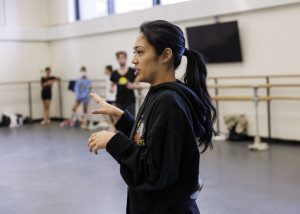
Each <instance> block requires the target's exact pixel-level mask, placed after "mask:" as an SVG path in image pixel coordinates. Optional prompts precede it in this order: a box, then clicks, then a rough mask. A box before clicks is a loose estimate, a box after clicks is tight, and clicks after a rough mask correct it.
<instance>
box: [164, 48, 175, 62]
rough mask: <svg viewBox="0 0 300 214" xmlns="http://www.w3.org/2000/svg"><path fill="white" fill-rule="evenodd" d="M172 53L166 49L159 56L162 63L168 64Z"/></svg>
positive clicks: (169, 49)
mask: <svg viewBox="0 0 300 214" xmlns="http://www.w3.org/2000/svg"><path fill="white" fill-rule="evenodd" d="M172 55H173V52H172V50H171V48H166V49H165V50H164V51H163V53H162V54H161V60H162V63H168V62H169V61H170V60H171V58H172Z"/></svg>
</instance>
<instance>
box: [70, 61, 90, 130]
mask: <svg viewBox="0 0 300 214" xmlns="http://www.w3.org/2000/svg"><path fill="white" fill-rule="evenodd" d="M80 75H81V77H80V78H78V79H77V80H76V82H75V87H74V91H75V94H76V101H75V103H74V105H73V108H72V112H73V113H72V119H73V120H76V119H78V120H79V121H80V122H81V128H85V127H86V124H87V110H88V103H89V92H90V87H91V80H89V79H88V78H87V74H86V68H85V67H84V66H82V67H81V69H80ZM80 103H82V104H83V117H82V118H81V117H80V116H79V114H77V113H76V110H77V108H78V106H79V105H80Z"/></svg>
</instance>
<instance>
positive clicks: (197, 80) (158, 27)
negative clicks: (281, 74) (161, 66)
mask: <svg viewBox="0 0 300 214" xmlns="http://www.w3.org/2000/svg"><path fill="white" fill-rule="evenodd" d="M140 32H141V33H142V34H143V35H144V36H145V38H146V39H147V41H148V42H149V43H150V44H151V45H152V46H153V47H154V49H155V51H156V54H157V55H158V56H159V55H161V54H162V53H163V51H164V50H165V49H166V48H170V49H171V50H172V52H173V55H172V63H173V65H174V69H176V68H178V66H179V65H180V63H181V58H182V56H186V57H187V68H186V72H185V74H184V76H183V82H184V83H185V85H186V86H187V87H189V88H190V89H191V90H192V91H194V92H195V94H196V95H197V96H198V97H199V98H200V100H201V101H202V103H203V104H204V106H205V108H206V109H207V111H206V121H205V123H204V124H203V125H204V126H205V128H206V133H205V135H204V136H203V137H201V139H200V140H199V146H200V147H202V148H203V149H202V152H204V151H205V150H206V149H207V148H208V147H209V148H210V149H212V148H213V145H212V141H211V140H212V136H213V134H214V133H216V131H215V130H214V127H213V124H214V123H215V121H216V109H215V107H214V105H213V102H212V99H211V97H210V95H209V93H208V90H207V86H206V77H207V70H206V66H205V61H204V58H203V56H202V55H201V54H200V53H199V52H197V51H195V50H188V49H187V48H186V47H185V38H184V35H183V32H182V30H181V29H180V28H179V27H178V26H176V25H174V24H172V23H170V22H167V21H164V20H156V21H149V22H144V23H143V24H142V25H141V26H140Z"/></svg>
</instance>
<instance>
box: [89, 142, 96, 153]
mask: <svg viewBox="0 0 300 214" xmlns="http://www.w3.org/2000/svg"><path fill="white" fill-rule="evenodd" d="M95 146H96V143H95V142H92V143H90V145H89V151H90V152H92V151H93V147H95Z"/></svg>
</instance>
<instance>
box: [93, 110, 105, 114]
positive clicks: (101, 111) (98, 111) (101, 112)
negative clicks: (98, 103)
mask: <svg viewBox="0 0 300 214" xmlns="http://www.w3.org/2000/svg"><path fill="white" fill-rule="evenodd" d="M91 112H92V114H105V111H103V109H95V110H92V111H91Z"/></svg>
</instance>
